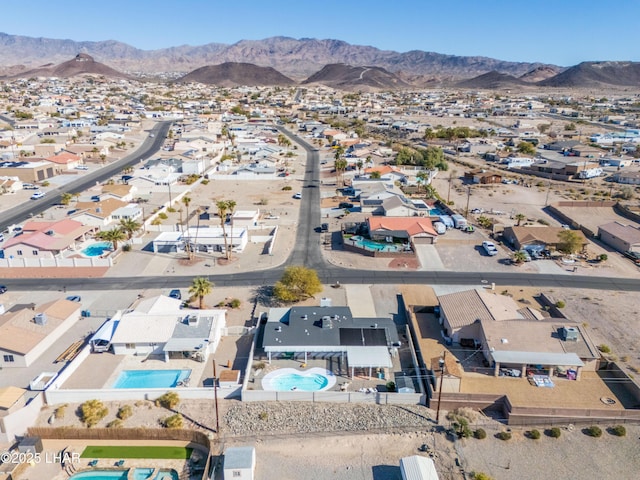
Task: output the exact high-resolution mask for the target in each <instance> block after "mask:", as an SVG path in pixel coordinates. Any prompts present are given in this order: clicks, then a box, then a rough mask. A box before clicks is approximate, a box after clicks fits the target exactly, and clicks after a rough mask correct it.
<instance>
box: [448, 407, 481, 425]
mask: <svg viewBox="0 0 640 480" xmlns="http://www.w3.org/2000/svg"><path fill="white" fill-rule="evenodd" d="M454 413H455V415H458V416H460V417H464V418H466V419H467V420H469V421H470V422H475V421H476V420H477V419H478V412H477V411H476V410H474V409H473V408H470V407H460V408H456V409H455V412H454Z"/></svg>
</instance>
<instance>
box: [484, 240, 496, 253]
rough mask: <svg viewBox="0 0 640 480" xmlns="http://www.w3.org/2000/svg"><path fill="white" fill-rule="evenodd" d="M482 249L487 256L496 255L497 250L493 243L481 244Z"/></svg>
mask: <svg viewBox="0 0 640 480" xmlns="http://www.w3.org/2000/svg"><path fill="white" fill-rule="evenodd" d="M482 248H484V251H485V252H487V255H489V256H490V257H493V256H494V255H497V254H498V249H497V248H496V246H495V244H494V243H493V242H488V241H484V242H482Z"/></svg>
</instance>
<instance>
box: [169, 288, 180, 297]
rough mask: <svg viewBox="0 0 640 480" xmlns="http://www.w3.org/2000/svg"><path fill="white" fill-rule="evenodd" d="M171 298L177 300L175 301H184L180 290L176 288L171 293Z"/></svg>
mask: <svg viewBox="0 0 640 480" xmlns="http://www.w3.org/2000/svg"><path fill="white" fill-rule="evenodd" d="M169 296H170V297H171V298H175V299H178V300H182V293H180V290H178V289H177V288H174V289H173V290H171V291H170V292H169Z"/></svg>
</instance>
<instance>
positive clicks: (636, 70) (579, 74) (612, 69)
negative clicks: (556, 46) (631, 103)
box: [538, 62, 640, 88]
mask: <svg viewBox="0 0 640 480" xmlns="http://www.w3.org/2000/svg"><path fill="white" fill-rule="evenodd" d="M538 85H541V86H545V87H571V88H581V87H602V86H610V85H614V86H619V87H640V62H583V63H580V64H578V65H576V66H574V67H571V68H568V69H566V70H565V71H564V72H562V73H559V74H558V75H555V76H553V77H551V78H548V79H546V80H543V81H541V82H539V83H538Z"/></svg>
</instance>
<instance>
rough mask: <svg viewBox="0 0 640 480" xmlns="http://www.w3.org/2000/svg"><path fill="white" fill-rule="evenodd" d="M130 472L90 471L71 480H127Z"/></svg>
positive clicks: (78, 474)
mask: <svg viewBox="0 0 640 480" xmlns="http://www.w3.org/2000/svg"><path fill="white" fill-rule="evenodd" d="M128 473H129V470H89V471H86V472H80V473H76V474H75V475H73V476H71V477H69V480H127V475H128Z"/></svg>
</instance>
